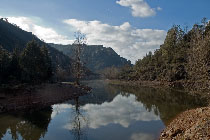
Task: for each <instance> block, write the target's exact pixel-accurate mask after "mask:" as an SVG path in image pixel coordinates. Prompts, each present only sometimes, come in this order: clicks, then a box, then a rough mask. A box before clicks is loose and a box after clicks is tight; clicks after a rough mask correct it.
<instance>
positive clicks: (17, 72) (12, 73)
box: [0, 40, 52, 84]
mask: <svg viewBox="0 0 210 140" xmlns="http://www.w3.org/2000/svg"><path fill="white" fill-rule="evenodd" d="M51 76H52V65H51V59H50V56H49V54H48V49H47V48H46V47H40V46H39V44H38V43H37V42H36V41H34V40H33V41H31V42H29V43H28V44H27V47H26V48H25V49H24V50H23V51H22V52H18V50H17V49H15V50H14V51H13V52H12V53H9V52H8V51H6V50H4V49H3V48H2V47H0V84H8V83H11V82H13V84H15V83H21V82H26V83H32V84H34V83H41V82H44V81H47V80H49V79H50V78H51ZM14 82H15V83H14Z"/></svg>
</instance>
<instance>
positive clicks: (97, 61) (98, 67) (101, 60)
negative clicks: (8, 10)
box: [50, 44, 131, 72]
mask: <svg viewBox="0 0 210 140" xmlns="http://www.w3.org/2000/svg"><path fill="white" fill-rule="evenodd" d="M50 45H51V46H52V47H54V48H56V49H58V50H60V51H62V52H63V53H64V54H66V55H68V56H69V57H71V58H72V59H74V56H75V54H74V53H75V46H73V45H57V44H50ZM81 60H82V61H83V62H84V63H86V66H87V68H89V69H90V70H92V71H94V72H100V71H102V70H104V69H105V68H109V67H112V66H114V67H122V66H124V65H129V66H131V62H130V61H129V60H126V59H125V58H123V57H120V56H119V55H118V54H117V53H116V52H115V51H114V50H113V49H112V48H106V47H103V45H86V46H84V47H83V48H82V53H81Z"/></svg>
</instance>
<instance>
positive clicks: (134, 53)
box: [0, 0, 210, 63]
mask: <svg viewBox="0 0 210 140" xmlns="http://www.w3.org/2000/svg"><path fill="white" fill-rule="evenodd" d="M209 6H210V1H209V0H30V1H29V0H1V2H0V16H1V17H9V22H12V23H15V24H17V25H18V26H20V27H21V28H23V29H24V30H27V31H31V32H33V33H34V34H36V35H37V36H38V37H40V38H42V39H43V40H45V41H46V42H54V43H59V44H68V43H71V41H72V40H73V39H74V38H73V33H74V31H76V30H81V31H82V32H83V33H85V34H86V35H87V38H88V43H89V44H103V45H104V46H106V47H112V48H113V49H114V50H115V51H116V52H117V53H119V54H120V55H121V56H123V57H125V58H127V59H130V60H132V62H133V63H134V62H135V60H137V59H139V58H142V57H143V56H144V55H145V54H146V53H147V52H148V51H153V50H155V49H157V48H158V47H159V45H160V44H162V43H163V41H164V38H165V35H166V32H167V30H168V29H169V28H170V27H172V25H174V24H179V25H181V26H185V25H187V26H189V27H191V26H192V25H193V24H194V23H199V22H200V20H201V19H202V18H203V17H206V18H207V19H210V14H209V13H210V8H209ZM47 33H49V34H50V35H48V34H47Z"/></svg>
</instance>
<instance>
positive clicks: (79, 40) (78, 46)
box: [73, 31, 86, 85]
mask: <svg viewBox="0 0 210 140" xmlns="http://www.w3.org/2000/svg"><path fill="white" fill-rule="evenodd" d="M73 45H75V61H76V62H75V66H74V70H75V73H76V84H77V85H80V79H81V78H82V76H83V74H84V73H83V68H84V66H83V62H82V61H81V52H82V48H83V47H84V46H85V45H86V36H85V34H82V33H81V32H80V31H78V32H76V33H75V41H74V43H73Z"/></svg>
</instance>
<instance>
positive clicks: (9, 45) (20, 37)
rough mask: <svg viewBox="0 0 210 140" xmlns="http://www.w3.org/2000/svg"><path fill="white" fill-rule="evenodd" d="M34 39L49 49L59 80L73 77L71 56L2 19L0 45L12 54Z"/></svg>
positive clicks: (55, 74) (20, 50) (54, 70)
mask: <svg viewBox="0 0 210 140" xmlns="http://www.w3.org/2000/svg"><path fill="white" fill-rule="evenodd" d="M32 40H34V41H36V43H37V44H38V46H45V47H46V48H47V49H48V51H49V55H50V58H51V61H52V67H53V74H54V76H55V77H56V78H57V79H58V80H64V79H72V78H73V74H72V73H73V72H72V71H71V70H72V67H73V62H74V61H73V60H72V59H71V58H69V57H68V56H66V55H65V54H63V53H62V52H60V51H58V50H56V49H55V48H53V47H50V46H49V45H48V44H46V43H45V42H44V41H42V40H40V39H39V38H38V37H36V36H35V35H33V34H32V33H31V32H26V31H24V30H22V29H21V28H19V27H18V26H17V25H15V24H11V23H9V22H7V21H5V20H3V19H0V45H1V46H2V48H3V49H4V50H5V51H8V53H10V54H12V53H13V51H14V50H15V49H17V50H18V51H19V52H22V51H23V50H24V49H25V47H26V44H27V43H28V42H30V41H32Z"/></svg>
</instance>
